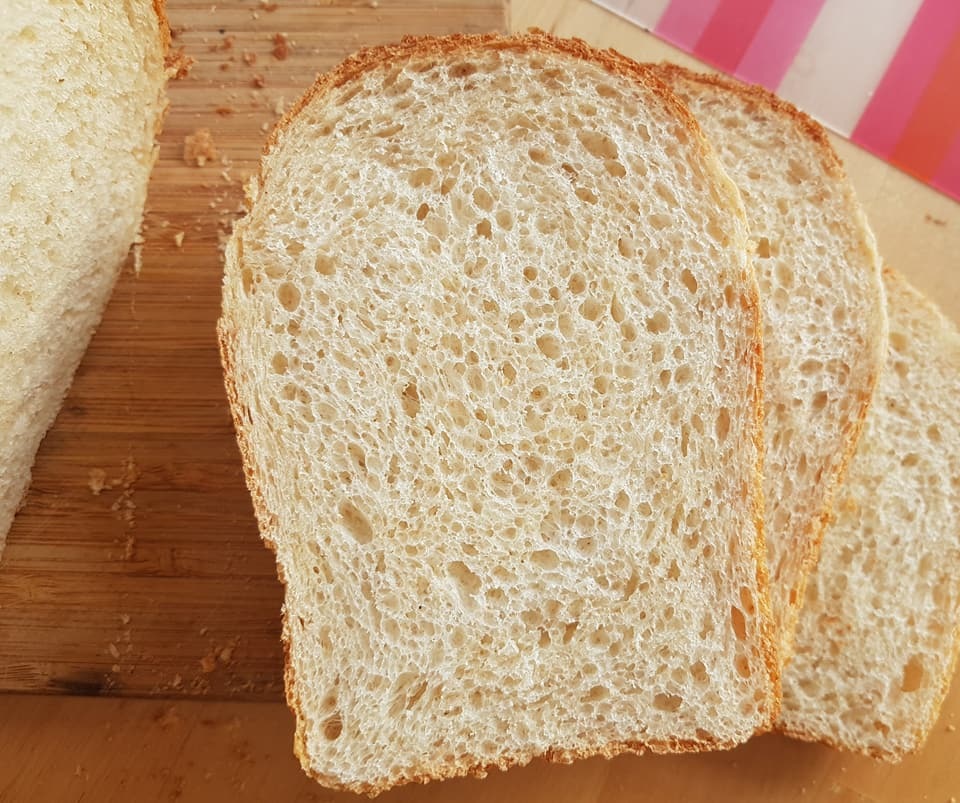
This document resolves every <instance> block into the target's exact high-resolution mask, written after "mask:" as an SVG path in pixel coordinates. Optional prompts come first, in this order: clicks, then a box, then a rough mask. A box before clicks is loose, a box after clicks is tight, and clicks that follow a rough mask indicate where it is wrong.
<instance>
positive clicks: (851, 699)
mask: <svg viewBox="0 0 960 803" xmlns="http://www.w3.org/2000/svg"><path fill="white" fill-rule="evenodd" d="M884 278H885V285H886V291H887V301H888V304H889V316H890V340H889V349H888V352H887V362H886V368H885V370H884V373H883V375H882V376H881V378H880V383H879V385H878V387H877V394H876V398H875V400H874V403H873V406H872V407H871V409H870V413H869V414H868V416H867V422H866V426H865V427H864V430H863V436H862V437H861V439H860V444H859V446H858V448H857V453H856V455H855V456H854V459H853V461H852V462H851V464H850V471H849V472H848V474H847V479H846V483H845V484H844V485H843V486H842V487H841V489H840V491H839V493H838V496H837V505H836V508H837V514H836V515H837V518H836V521H835V522H834V523H833V524H831V525H830V527H829V528H828V530H827V533H826V536H825V538H824V541H823V549H822V552H821V556H820V563H819V565H818V567H817V569H816V570H815V571H814V572H813V574H812V575H811V576H810V580H809V582H808V584H807V593H806V600H805V604H804V607H803V610H802V611H801V613H800V624H799V627H798V628H797V640H796V647H795V652H794V657H793V661H792V663H791V664H790V665H789V666H788V667H787V668H786V670H785V672H784V689H783V692H784V697H783V712H782V715H781V722H780V727H781V728H782V729H783V730H784V731H786V732H787V733H788V734H790V735H791V736H797V737H800V738H803V739H810V740H819V741H824V742H827V743H829V744H832V745H834V746H836V747H842V748H845V749H847V750H855V751H858V752H861V753H866V754H867V755H871V756H874V757H877V758H883V759H886V760H891V761H896V760H899V759H900V758H902V757H903V756H904V755H906V754H907V753H910V752H913V751H915V750H917V749H919V747H920V746H921V745H922V744H923V742H924V740H925V739H926V737H927V734H928V733H929V731H930V729H931V728H932V727H933V725H934V723H935V722H936V719H937V715H938V713H939V710H940V705H941V703H942V702H943V699H944V697H945V696H946V693H947V688H948V686H949V684H950V679H951V677H952V676H953V672H954V669H955V666H956V658H957V649H958V645H960V617H958V614H960V539H958V535H960V410H958V408H957V399H960V333H958V331H957V328H956V326H955V325H954V324H953V323H952V322H951V321H949V320H947V319H946V318H944V316H943V315H942V314H941V312H940V311H939V310H938V309H937V308H936V307H935V306H934V305H933V304H932V303H930V301H928V300H927V299H925V298H924V297H923V296H922V295H921V294H920V293H919V292H918V291H917V290H915V289H914V288H913V287H911V286H910V285H909V284H908V283H907V281H906V280H905V279H904V278H903V277H902V276H900V275H899V274H896V273H894V272H893V271H889V270H888V271H885V272H884Z"/></svg>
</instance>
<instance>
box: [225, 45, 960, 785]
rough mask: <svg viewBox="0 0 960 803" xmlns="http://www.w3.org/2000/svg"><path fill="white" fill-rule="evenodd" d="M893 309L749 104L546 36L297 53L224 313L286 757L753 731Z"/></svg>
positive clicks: (538, 749) (671, 739)
mask: <svg viewBox="0 0 960 803" xmlns="http://www.w3.org/2000/svg"><path fill="white" fill-rule="evenodd" d="M684 101H685V102H684ZM686 104H689V109H688V107H687V105H686ZM691 112H692V114H691ZM697 120H699V125H698V123H697ZM701 125H702V126H703V129H701V127H700V126H701ZM704 131H705V132H706V134H704ZM711 141H712V143H713V144H711ZM731 179H732V181H731ZM737 187H739V190H738V189H737ZM758 280H759V283H758ZM761 311H762V315H761ZM886 327H887V320H886V308H885V301H884V294H883V287H882V282H881V278H880V268H879V260H878V257H877V255H876V249H875V246H874V243H873V238H872V235H871V234H870V231H869V228H868V226H867V224H866V221H865V218H864V216H863V214H862V212H861V211H860V209H859V206H858V205H857V203H856V200H855V199H854V197H853V194H852V191H851V190H850V188H849V186H848V183H847V182H846V179H845V177H844V176H843V172H842V169H841V168H840V166H839V162H838V161H837V159H836V157H835V156H834V155H833V154H832V151H830V149H829V145H828V143H827V141H826V138H825V136H824V134H823V132H822V131H821V130H820V129H819V128H818V127H817V126H816V125H815V124H814V123H812V121H810V120H808V119H807V118H805V117H803V116H802V115H800V114H799V113H797V112H796V110H793V109H792V108H790V107H787V106H786V105H784V104H782V103H781V102H779V101H777V100H776V99H774V98H772V96H769V95H766V94H765V93H760V92H757V91H755V90H747V89H745V88H743V87H740V86H739V85H736V84H732V83H727V82H723V81H718V80H714V79H705V78H703V77H701V76H696V75H693V74H690V73H686V72H682V71H679V70H676V69H665V68H656V67H646V66H641V65H638V64H635V63H634V62H631V61H630V60H628V59H626V58H624V57H623V56H620V55H619V54H616V53H613V52H611V51H606V52H598V51H595V50H592V49H591V48H589V47H588V46H586V45H585V44H584V43H582V42H579V41H576V40H559V39H555V38H553V37H550V36H547V35H545V34H541V33H539V32H533V33H530V34H526V35H521V36H512V37H498V36H455V37H447V38H438V39H432V38H427V39H409V40H405V41H404V42H402V43H401V44H399V45H397V46H393V47H384V48H378V49H374V50H370V51H364V52H362V53H360V54H358V55H357V56H354V57H352V58H350V59H348V60H347V61H346V62H344V63H343V64H342V65H341V66H340V67H338V68H337V69H336V70H334V71H333V72H331V73H329V74H327V75H325V76H322V77H321V78H320V79H319V80H318V82H317V84H316V85H315V86H314V87H313V88H312V89H311V90H310V92H308V93H307V95H306V96H305V97H304V98H303V99H302V100H301V102H300V103H299V104H298V105H297V106H296V107H295V108H294V109H293V110H292V111H291V112H290V113H289V114H288V115H287V116H286V117H285V118H284V120H283V121H282V122H281V124H280V125H279V126H278V128H277V129H276V131H275V132H274V134H273V135H272V137H271V139H270V142H269V144H268V149H267V153H266V156H265V157H264V159H263V163H262V165H261V171H260V174H259V176H258V177H257V178H256V179H255V180H254V181H253V182H252V183H251V186H250V209H249V213H248V215H247V216H246V217H245V218H244V219H243V220H242V221H240V222H239V223H238V225H237V227H236V230H235V232H234V235H233V237H232V239H231V241H230V243H229V245H228V248H227V254H226V274H225V280H224V306H223V315H222V318H221V321H220V324H219V335H220V342H221V353H222V357H223V363H224V368H225V375H226V385H227V390H228V394H229V396H230V401H231V408H232V411H233V415H234V420H235V424H236V428H237V434H238V439H239V442H240V446H241V450H242V452H243V456H244V462H245V466H246V472H247V479H248V484H249V486H250V490H251V494H252V496H253V500H254V504H255V508H256V511H257V516H258V519H259V523H260V527H261V532H262V535H263V537H264V539H265V540H266V541H267V542H268V543H269V544H270V545H271V546H272V547H273V548H274V549H275V550H276V553H277V562H278V566H279V572H280V576H281V579H283V581H284V583H285V585H286V601H285V608H284V640H285V643H286V648H287V658H288V660H287V676H286V681H287V697H288V701H289V703H290V705H291V707H292V708H293V709H294V711H295V712H296V714H297V736H296V742H295V745H296V751H297V753H298V755H299V757H300V759H301V761H302V763H303V765H304V768H305V769H306V770H307V771H308V772H309V773H310V774H312V775H314V776H315V777H316V778H318V779H319V780H320V781H321V782H323V783H324V784H326V785H328V786H334V787H340V788H346V789H351V790H354V791H363V792H368V793H373V794H375V793H378V792H380V791H383V790H384V789H387V788H390V787H391V786H394V785H396V784H399V783H404V782H408V781H423V780H429V779H433V778H445V777H452V776H456V775H462V774H466V773H475V774H482V773H483V772H484V771H485V770H486V769H487V768H489V767H501V768H505V767H508V766H511V765H514V764H518V763H524V762H526V761H529V760H530V759H531V758H533V757H535V756H545V757H548V758H551V759H554V760H571V759H573V758H576V757H580V756H587V755H596V754H599V755H606V756H611V755H614V754H616V753H619V752H623V751H642V750H645V749H650V750H656V751H679V750H703V749H714V748H719V747H729V746H732V745H734V744H737V743H739V742H742V741H744V740H746V739H747V738H749V737H750V736H751V735H752V734H753V733H755V732H758V731H763V730H768V729H771V728H773V727H775V726H776V724H777V722H778V721H779V717H780V712H779V698H780V688H779V686H780V673H781V667H782V665H783V663H784V662H785V661H786V660H787V659H788V658H789V655H790V651H791V649H792V643H793V632H794V629H795V627H796V622H797V617H798V612H799V615H800V617H801V625H800V633H801V637H800V644H801V648H802V649H808V648H809V647H808V646H807V642H806V641H805V639H804V635H803V634H804V633H805V632H806V631H805V630H804V624H803V619H802V617H803V612H802V611H800V602H801V601H802V600H803V591H804V585H805V582H806V578H807V576H808V574H809V573H810V571H811V570H812V569H813V567H814V565H815V563H816V556H817V552H818V547H819V542H820V539H821V536H822V535H823V528H824V524H825V522H826V521H827V520H828V518H829V516H830V510H831V503H832V499H833V495H834V492H835V489H836V487H837V485H838V484H839V483H840V482H841V479H842V476H843V473H844V468H845V466H846V463H847V462H848V461H849V459H850V456H851V454H852V452H853V450H854V448H855V446H856V443H857V439H858V437H859V434H860V431H861V428H862V426H863V421H864V418H865V416H866V415H867V409H868V406H869V402H870V399H871V396H872V394H873V390H874V386H875V384H876V382H877V377H878V376H879V374H880V372H881V369H882V366H883V362H884V357H885V354H886V338H887V333H886ZM761 331H762V335H761ZM764 349H766V354H764ZM764 371H765V373H766V378H765V379H764V377H763V374H764ZM764 385H765V387H764ZM764 399H765V406H766V410H767V431H766V433H765V434H764V431H763V428H762V418H763V416H762V406H763V404H764ZM948 436H949V433H947V432H944V433H943V437H944V438H945V439H946V438H948ZM764 443H766V452H767V455H766V463H765V464H764V462H763V460H764V457H763V452H764ZM764 490H765V491H766V501H764V495H763V492H764ZM764 521H766V530H767V533H768V536H769V542H768V544H767V545H765V543H764ZM826 538H827V539H829V538H830V533H829V532H828V533H827V535H826ZM878 551H882V550H880V549H879V548H878ZM884 554H885V555H889V551H887V552H884ZM768 561H769V565H770V566H771V570H772V572H773V582H772V583H768V580H767V566H768ZM947 585H948V586H950V583H949V582H947ZM954 585H960V581H956V580H955V582H954ZM812 587H813V586H812ZM950 588H951V589H953V586H950ZM951 593H953V592H952V590H951ZM951 599H952V597H951ZM771 601H772V613H771ZM940 635H941V636H942V639H941V642H940V645H941V646H942V644H943V643H946V641H948V640H949V638H951V637H952V635H953V633H952V631H951V632H950V634H949V635H945V634H944V633H941V634H940ZM812 649H813V650H814V651H815V650H816V645H813V647H812ZM919 649H920V648H919V647H917V650H919ZM930 649H936V647H931V648H930ZM925 666H932V665H930V664H925ZM924 671H930V672H932V669H930V670H924ZM815 692H816V690H814V695H813V696H816V695H815ZM791 716H793V715H792V714H790V713H789V712H786V713H784V720H783V721H784V722H785V723H789V722H795V720H792V719H790V717H791ZM800 716H801V717H802V716H804V715H803V714H800ZM789 728H790V730H792V731H797V732H804V733H815V732H814V729H812V728H806V727H805V726H803V725H800V726H797V725H790V726H789ZM815 735H817V736H818V737H821V736H822V735H821V734H819V733H815ZM836 741H840V740H839V739H837V740H836Z"/></svg>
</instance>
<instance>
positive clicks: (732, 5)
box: [693, 0, 773, 72]
mask: <svg viewBox="0 0 960 803" xmlns="http://www.w3.org/2000/svg"><path fill="white" fill-rule="evenodd" d="M772 5H773V0H721V2H720V5H719V6H718V7H717V10H716V11H715V12H714V14H713V17H712V18H711V19H710V24H709V25H707V27H706V29H705V30H704V32H703V35H702V36H701V37H700V39H699V41H698V42H697V46H696V47H695V48H694V49H693V53H694V55H695V56H698V57H699V58H701V59H703V61H706V62H708V63H710V64H712V65H713V66H715V67H719V68H720V69H721V70H723V71H724V72H733V70H734V69H735V68H736V66H737V65H738V64H739V63H740V59H742V58H743V54H744V53H746V52H747V48H748V47H749V46H750V43H751V42H752V41H753V38H754V37H755V36H756V35H757V31H758V30H760V26H761V25H762V24H763V20H764V19H765V18H766V16H767V12H768V11H769V10H770V7H771V6H772Z"/></svg>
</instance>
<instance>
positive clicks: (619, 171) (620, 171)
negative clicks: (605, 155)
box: [603, 159, 627, 178]
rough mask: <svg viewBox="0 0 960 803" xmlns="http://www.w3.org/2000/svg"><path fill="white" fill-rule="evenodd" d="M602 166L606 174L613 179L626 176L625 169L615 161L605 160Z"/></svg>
mask: <svg viewBox="0 0 960 803" xmlns="http://www.w3.org/2000/svg"><path fill="white" fill-rule="evenodd" d="M603 166H604V167H605V168H606V170H607V173H609V174H610V175H611V176H613V177H614V178H623V177H624V176H625V175H627V168H625V167H624V166H623V164H622V163H621V162H618V161H617V160H616V159H607V160H606V161H605V162H604V163H603Z"/></svg>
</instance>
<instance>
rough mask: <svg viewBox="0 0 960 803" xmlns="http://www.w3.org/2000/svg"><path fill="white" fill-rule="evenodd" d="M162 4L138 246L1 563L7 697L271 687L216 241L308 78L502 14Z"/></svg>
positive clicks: (479, 0)
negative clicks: (229, 398) (165, 91)
mask: <svg viewBox="0 0 960 803" xmlns="http://www.w3.org/2000/svg"><path fill="white" fill-rule="evenodd" d="M167 5H168V16H169V18H170V23H171V26H172V28H173V31H174V36H175V39H174V46H175V47H177V48H180V47H182V48H183V49H184V51H185V52H186V54H187V55H188V56H190V57H192V58H193V59H194V60H195V64H194V66H193V69H192V70H191V72H190V75H189V76H188V77H187V78H185V79H184V80H181V81H177V82H174V83H172V84H171V85H170V89H169V95H170V112H169V115H168V116H167V119H166V124H165V126H164V130H163V135H162V137H161V140H160V158H159V161H158V163H157V167H156V169H155V171H154V174H153V178H152V180H151V183H150V193H149V200H148V209H147V213H146V220H145V224H144V229H143V236H144V243H143V246H142V266H141V267H140V270H139V275H137V273H136V272H135V265H134V260H133V259H131V260H130V261H129V264H128V265H127V267H126V268H125V269H124V272H123V275H122V276H121V278H120V280H119V282H118V284H117V287H116V290H115V292H114V294H113V298H112V300H111V302H110V306H109V308H108V309H107V313H106V316H105V318H104V320H103V323H102V324H101V326H100V329H99V331H98V332H97V334H96V336H95V337H94V340H93V342H92V344H91V346H90V349H89V351H88V353H87V355H86V358H85V359H84V361H83V364H82V365H81V367H80V370H79V371H78V373H77V376H76V379H75V381H74V384H73V388H72V390H71V391H70V395H69V397H68V398H67V400H66V403H65V404H64V406H63V409H62V412H61V413H60V416H59V418H58V419H57V422H56V424H55V425H54V427H53V429H52V430H51V431H50V433H49V434H48V435H47V437H46V439H45V440H44V442H43V446H42V447H41V449H40V453H39V455H38V457H37V462H36V467H35V469H34V477H33V484H32V487H31V489H30V493H29V495H28V497H27V500H26V506H25V507H24V508H23V510H22V511H21V512H20V514H19V515H18V516H17V518H16V521H15V522H14V525H13V529H12V530H11V532H10V536H9V540H8V543H7V547H6V551H5V554H4V555H3V558H2V563H0V690H4V691H14V690H17V691H41V692H66V693H70V694H85V695H98V694H103V693H110V694H117V695H144V694H159V695H167V696H213V697H215V696H230V697H239V698H245V699H261V700H279V699H281V697H282V655H281V647H280V605H281V600H282V590H281V587H280V584H279V583H278V582H277V577H276V570H275V568H274V561H273V555H272V554H271V553H270V552H269V551H267V550H266V549H265V548H264V547H263V545H262V544H261V542H260V539H259V536H258V534H257V530H256V525H255V523H254V519H253V513H252V509H251V506H250V501H249V499H248V497H247V492H246V489H245V486H244V483H243V475H242V473H241V467H240V457H239V454H238V452H237V447H236V444H235V441H234V437H233V430H232V426H231V423H230V418H229V415H228V411H227V404H226V399H225V396H224V391H223V384H222V376H221V373H220V363H219V357H218V354H217V345H216V338H215V333H214V326H215V322H216V319H217V315H218V312H219V308H220V280H221V251H220V245H221V242H222V239H223V237H224V236H225V235H226V234H227V233H228V232H229V230H230V225H231V223H232V221H233V219H234V218H235V217H236V213H237V211H238V207H239V204H240V202H241V199H242V183H243V180H244V179H245V177H246V176H247V175H248V174H249V173H250V171H251V170H252V169H253V168H254V167H255V166H256V164H257V162H258V160H259V155H260V150H261V147H262V144H263V141H264V139H265V137H266V133H265V132H266V130H268V129H269V128H270V127H271V126H272V125H273V123H274V121H275V120H276V119H277V117H278V114H279V113H280V112H281V111H282V110H283V108H284V107H286V106H288V105H289V104H291V103H292V102H293V101H295V100H296V99H297V98H298V97H299V96H300V95H301V94H302V93H303V91H304V90H306V88H307V87H309V86H310V84H311V83H312V82H313V79H314V76H315V75H316V74H317V72H319V71H323V70H325V69H327V68H329V67H331V66H332V65H334V64H335V63H337V62H339V61H340V60H341V59H343V58H344V57H345V56H346V55H348V54H349V53H351V52H353V51H355V50H357V49H358V48H359V47H361V46H366V45H373V44H379V43H382V42H387V41H392V40H396V39H398V38H399V37H401V36H403V35H405V34H427V33H430V34H444V33H451V32H455V31H463V32H485V31H491V30H504V29H505V27H506V7H505V4H504V2H503V0H472V1H471V2H465V0H390V2H386V1H384V2H380V3H377V2H373V1H372V0H370V2H349V0H336V1H333V0H327V2H317V1H316V0H314V2H303V1H302V0H301V1H300V2H290V1H289V0H283V1H282V2H271V3H261V2H257V0H230V1H229V2H221V3H219V4H212V3H211V2H209V1H208V2H190V1H189V0H168V4H167ZM260 85H262V88H261V86H260ZM199 128H207V129H209V131H210V132H211V134H212V137H213V142H214V144H215V148H216V151H217V155H216V156H215V157H212V158H210V159H209V160H208V161H207V163H206V164H205V165H204V166H203V167H199V166H197V165H196V163H193V164H188V163H187V162H185V160H184V138H185V137H187V136H190V135H192V134H193V133H194V132H195V131H196V130H197V129H199ZM104 483H105V484H104ZM101 484H103V485H104V487H103V489H102V490H99V487H100V485H101ZM98 490H99V492H98Z"/></svg>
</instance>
